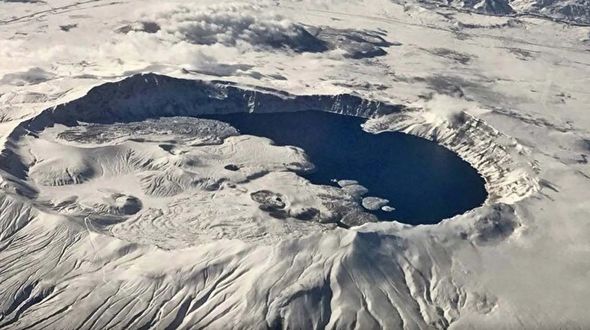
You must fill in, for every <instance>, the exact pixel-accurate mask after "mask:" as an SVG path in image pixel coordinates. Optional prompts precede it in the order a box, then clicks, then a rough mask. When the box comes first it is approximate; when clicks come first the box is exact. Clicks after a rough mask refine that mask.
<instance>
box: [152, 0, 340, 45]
mask: <svg viewBox="0 0 590 330" xmlns="http://www.w3.org/2000/svg"><path fill="white" fill-rule="evenodd" d="M267 9H268V8H262V7H260V6H257V5H253V4H246V3H225V4H220V5H212V6H206V7H203V6H195V5H190V4H182V5H178V6H175V7H171V8H169V9H164V10H162V9H159V10H158V11H156V12H153V13H151V14H145V16H144V17H143V18H142V19H144V20H148V21H152V22H154V23H156V24H158V25H159V26H160V28H161V30H160V31H159V32H158V33H160V35H161V36H162V37H165V38H174V39H177V40H181V41H186V42H188V43H191V44H198V45H214V44H221V45H224V46H232V47H233V46H238V47H241V48H243V47H248V45H249V46H253V47H258V48H260V47H262V48H288V49H291V50H294V51H297V52H321V51H326V50H328V49H329V47H328V45H327V43H326V42H325V41H323V40H320V39H318V38H316V37H315V36H313V35H311V34H310V33H309V32H308V31H307V30H306V29H305V28H303V27H302V26H301V25H299V24H296V23H294V22H291V21H290V20H288V19H286V18H284V17H282V16H279V15H275V14H273V13H271V12H268V11H267Z"/></svg>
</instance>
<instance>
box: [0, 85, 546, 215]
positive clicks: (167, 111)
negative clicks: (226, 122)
mask: <svg viewBox="0 0 590 330" xmlns="http://www.w3.org/2000/svg"><path fill="white" fill-rule="evenodd" d="M279 109H280V110H279ZM301 109H315V110H321V111H327V112H333V113H339V114H346V115H353V116H359V117H364V118H372V119H371V120H370V121H368V122H367V124H366V125H365V129H366V130H368V131H373V132H377V131H385V130H388V131H394V130H395V131H401V132H404V133H408V134H413V135H416V136H420V137H423V138H426V139H430V140H433V141H436V142H438V143H439V144H441V145H442V146H444V147H446V148H448V149H450V150H451V151H454V152H455V153H457V154H458V155H459V156H460V157H461V158H463V159H464V160H466V161H467V162H469V163H470V164H471V165H472V166H473V167H474V168H475V169H476V170H477V171H478V172H479V173H480V174H481V175H482V177H483V178H484V179H485V181H486V189H487V191H488V194H489V196H488V200H487V202H486V204H492V203H496V202H503V203H514V202H516V201H518V200H521V199H523V198H525V197H527V196H529V195H530V194H532V193H534V192H535V191H537V190H538V183H537V179H536V175H535V173H536V168H535V166H534V163H533V162H531V161H530V160H529V158H528V157H527V155H526V152H525V151H524V149H523V148H522V146H520V145H519V144H518V143H516V142H515V141H514V140H513V139H511V138H509V137H507V136H505V135H503V134H501V133H499V132H498V131H497V130H495V129H493V128H492V127H490V126H489V125H487V124H486V123H485V122H483V121H481V120H478V119H476V118H473V117H470V116H465V118H464V120H462V121H460V122H454V123H452V124H451V123H448V122H446V123H442V124H436V125H433V124H432V123H429V122H428V121H426V120H424V118H423V117H422V116H421V114H423V112H420V111H413V110H412V109H408V108H406V107H405V106H403V105H393V104H387V103H384V102H379V101H373V100H366V99H363V98H361V97H359V96H355V95H351V94H338V95H292V94H288V93H285V92H281V91H276V90H271V89H263V88H242V87H238V86H236V85H235V84H233V83H230V82H219V81H214V82H205V81H198V80H186V79H178V78H173V77H168V76H162V75H156V74H142V75H134V76H131V77H128V78H125V79H123V80H121V81H118V82H113V83H105V84H102V85H99V86H97V87H94V88H92V89H91V90H90V91H89V92H88V94H87V95H85V96H83V97H81V98H79V99H77V100H74V101H72V102H69V103H65V104H61V105H58V106H56V107H55V108H52V109H47V110H45V111H43V112H42V113H40V114H39V115H38V116H36V117H34V118H32V119H30V120H28V121H25V122H23V123H21V124H20V125H19V126H18V127H17V128H16V129H15V130H14V131H13V132H12V134H11V136H10V139H9V141H16V140H17V139H18V138H19V136H22V135H23V134H28V133H29V132H39V131H41V130H43V129H44V128H46V127H50V126H53V125H54V124H63V125H66V126H72V125H77V124H78V122H87V123H103V124H108V123H115V122H131V121H139V120H144V119H148V118H154V117H167V116H197V115H202V114H223V113H235V112H274V111H284V112H290V111H300V110H301ZM10 149H11V148H10V145H9V144H7V145H5V148H4V150H3V151H2V155H1V157H2V158H3V159H4V160H6V161H3V162H2V163H3V166H2V167H3V168H2V169H3V170H5V171H6V172H8V173H10V174H11V175H14V176H15V177H20V178H24V177H25V175H26V174H25V173H24V171H25V169H26V166H25V165H24V164H18V160H17V159H14V157H12V159H11V157H10V154H11V150H10Z"/></svg>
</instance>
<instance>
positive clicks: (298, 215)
mask: <svg viewBox="0 0 590 330" xmlns="http://www.w3.org/2000/svg"><path fill="white" fill-rule="evenodd" d="M560 3H561V4H563V2H560ZM484 4H486V3H485V2H484ZM521 4H522V3H521ZM510 5H511V6H512V8H513V9H515V10H517V11H518V10H521V9H519V8H520V7H519V6H517V5H516V4H515V3H514V2H512V3H510ZM522 6H523V7H522V8H525V4H522ZM523 10H524V9H523ZM527 10H528V9H527ZM0 24H1V25H0V26H1V28H0V77H1V78H0V143H1V146H2V147H1V150H2V153H1V156H0V230H1V231H0V328H6V329H25V328H32V329H80V328H81V329H107V328H113V329H137V328H143V329H148V328H153V329H166V328H186V329H189V328H204V327H207V328H212V329H220V328H223V329H225V328H241V329H266V328H333V329H344V328H358V329H371V328H387V329H399V328H405V329H432V328H434V329H446V328H501V329H515V328H525V329H537V328H587V327H588V325H590V316H589V315H588V313H587V312H586V311H587V309H588V308H589V307H590V306H589V304H588V296H590V286H588V284H587V278H588V273H589V272H590V264H589V262H588V260H590V258H589V257H590V248H589V244H588V240H587V237H588V235H590V227H589V226H588V224H587V219H588V217H589V216H590V205H588V203H587V200H588V197H589V196H588V191H590V179H589V178H590V172H589V170H588V157H590V148H589V141H590V131H589V129H588V127H590V117H588V115H587V104H589V103H590V94H589V93H588V91H587V87H586V86H587V82H588V77H589V76H590V75H589V73H590V53H588V51H587V49H588V36H589V35H590V29H589V28H587V27H583V26H574V25H568V24H563V23H559V22H552V21H550V20H546V19H537V18H531V17H526V16H522V17H519V18H518V19H514V17H511V16H510V17H503V16H486V15H477V14H474V13H470V12H460V11H454V10H450V9H448V8H430V9H429V8H425V7H422V6H414V5H413V4H411V3H406V4H405V5H403V6H401V5H397V4H395V3H393V2H391V1H389V0H372V1H361V0H355V1H346V2H343V1H330V0H325V1H324V0H322V1H315V0H314V1H311V0H310V1H280V2H275V1H268V2H266V1H260V2H256V4H253V3H243V2H242V3H237V4H235V3H232V4H225V3H224V4H220V3H219V2H215V1H208V0H203V1H195V2H191V3H190V4H186V3H185V2H180V1H179V2H172V1H171V2H166V3H165V4H164V3H162V2H161V1H134V0H128V1H120V2H111V1H102V0H93V1H83V2H73V1H70V0H58V1H53V2H51V5H49V4H48V3H44V2H0ZM223 31H228V33H224V32H223ZM268 36H271V38H267V37H268ZM320 46H321V47H320ZM147 72H154V73H147ZM141 73H146V74H141ZM220 80H223V81H220ZM301 108H315V109H319V110H324V111H332V112H338V113H342V114H354V115H359V116H364V117H371V119H370V120H369V121H368V122H367V123H366V125H365V127H364V129H366V130H367V131H371V132H379V131H383V130H400V131H403V132H407V133H409V134H415V135H418V136H421V137H424V138H428V139H431V140H434V141H437V142H438V143H440V144H442V145H443V146H445V147H447V148H449V149H451V150H453V151H455V152H456V153H457V154H458V155H460V156H461V157H463V158H464V159H465V160H467V161H468V162H470V163H471V164H472V166H474V167H475V168H476V169H477V170H478V171H479V172H480V173H481V174H482V176H483V177H484V178H485V180H486V188H487V189H488V192H489V193H490V194H489V198H488V200H487V201H486V204H485V205H483V206H481V207H479V208H477V209H474V210H472V211H469V212H467V213H465V214H462V215H459V216H456V217H454V218H452V219H446V220H444V221H442V222H441V223H439V224H437V225H428V226H408V225H403V224H400V223H397V222H378V223H374V222H373V223H365V224H364V225H361V226H356V227H353V228H350V229H344V228H340V227H337V226H336V225H335V224H334V220H335V219H338V218H339V217H341V216H342V213H341V212H348V213H353V214H359V217H360V216H361V215H360V214H361V213H360V212H358V211H359V209H358V208H359V207H360V206H358V203H355V201H353V200H351V199H350V198H349V196H347V195H346V194H345V193H343V192H342V190H341V189H336V188H327V187H321V186H314V185H311V184H310V183H309V182H307V181H306V180H303V179H302V178H301V177H299V176H297V175H296V173H294V172H293V170H295V171H305V170H308V169H309V168H310V167H311V166H313V165H312V164H310V163H309V161H308V160H307V159H306V157H305V153H304V151H302V150H299V149H297V148H290V147H278V146H273V145H272V144H271V143H270V141H268V140H266V139H262V138H256V137H244V136H236V135H235V134H236V132H235V131H234V130H233V129H232V128H231V127H228V126H224V125H222V124H219V123H215V122H210V121H202V120H197V119H194V118H188V117H190V116H194V115H197V114H200V113H213V112H214V113H220V112H234V111H295V110H299V109H301ZM162 116H163V117H165V118H159V117H162ZM222 138H225V139H222ZM253 155H256V157H253ZM236 164H238V165H240V166H237V165H236ZM232 165H233V166H232ZM235 168H239V170H238V171H236V170H235ZM355 208H357V209H355ZM312 209H313V210H314V211H312ZM277 210H281V212H274V211H277ZM339 212H340V213H339ZM354 212H358V213H354ZM348 213H347V214H348ZM285 214H287V215H289V217H287V218H286V219H276V217H280V216H281V215H285ZM325 215H327V216H325ZM326 219H327V220H326Z"/></svg>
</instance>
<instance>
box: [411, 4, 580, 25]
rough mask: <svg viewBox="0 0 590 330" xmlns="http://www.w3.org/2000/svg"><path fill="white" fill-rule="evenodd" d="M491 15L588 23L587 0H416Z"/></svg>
mask: <svg viewBox="0 0 590 330" xmlns="http://www.w3.org/2000/svg"><path fill="white" fill-rule="evenodd" d="M417 1H418V3H424V4H435V5H444V6H450V7H453V8H458V9H464V10H471V11H475V12H478V13H484V14H492V15H500V16H502V15H510V16H520V15H536V16H539V17H546V18H548V19H557V20H560V21H564V22H570V23H578V24H590V2H589V1H588V0H475V1H473V0H440V1H439V0H417Z"/></svg>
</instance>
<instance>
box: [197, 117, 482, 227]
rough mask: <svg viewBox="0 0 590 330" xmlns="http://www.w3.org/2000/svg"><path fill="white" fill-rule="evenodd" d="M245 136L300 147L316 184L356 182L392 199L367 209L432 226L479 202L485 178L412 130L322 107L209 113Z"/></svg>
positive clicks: (384, 216)
mask: <svg viewBox="0 0 590 330" xmlns="http://www.w3.org/2000/svg"><path fill="white" fill-rule="evenodd" d="M206 118H211V119H217V120H220V121H224V122H227V123H229V124H230V125H232V126H234V127H235V128H237V129H238V130H239V131H240V132H241V133H242V134H248V135H255V136H261V137H266V138H269V139H271V140H273V141H274V142H275V143H276V144H277V145H292V146H297V147H300V148H302V149H303V150H305V152H306V153H307V154H308V155H309V157H310V159H311V161H312V162H313V163H314V164H315V166H316V169H317V170H316V171H315V172H313V173H306V174H303V175H302V176H304V177H305V178H307V179H308V180H310V181H311V182H313V183H315V184H323V185H334V186H336V183H334V182H333V179H337V180H341V179H347V180H356V181H358V182H359V184H361V185H362V186H364V187H366V188H367V189H368V190H369V193H368V194H366V195H365V196H375V197H380V198H384V199H388V200H389V201H390V203H389V205H390V206H392V207H394V208H395V210H394V211H391V212H385V211H382V210H377V211H369V212H371V213H373V214H375V215H376V216H377V217H378V218H379V219H381V220H397V221H400V222H404V223H408V224H413V225H416V224H432V223H437V222H439V221H441V220H442V219H445V218H448V217H451V216H454V215H457V214H460V213H463V212H465V211H467V210H470V209H473V208H475V207H478V206H480V205H481V204H482V203H483V202H484V201H485V199H486V197H487V192H486V190H485V187H484V180H483V179H482V178H481V176H480V175H479V174H478V173H477V171H476V170H475V169H474V168H472V167H471V166H470V165H469V164H468V163H467V162H465V161H464V160H462V159H461V158H459V157H458V156H457V155H456V154H454V153H452V152H451V151H449V150H447V149H444V148H443V147H441V146H439V145H437V144H436V143H434V142H430V141H427V140H425V139H421V138H418V137H415V136H411V135H407V134H403V133H397V132H386V133H380V134H371V133H367V132H365V131H363V130H362V129H361V124H362V123H364V122H365V119H363V118H358V117H352V116H343V115H338V114H333V113H328V112H320V111H301V112H290V113H269V114H250V113H237V114H227V115H214V116H206Z"/></svg>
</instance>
